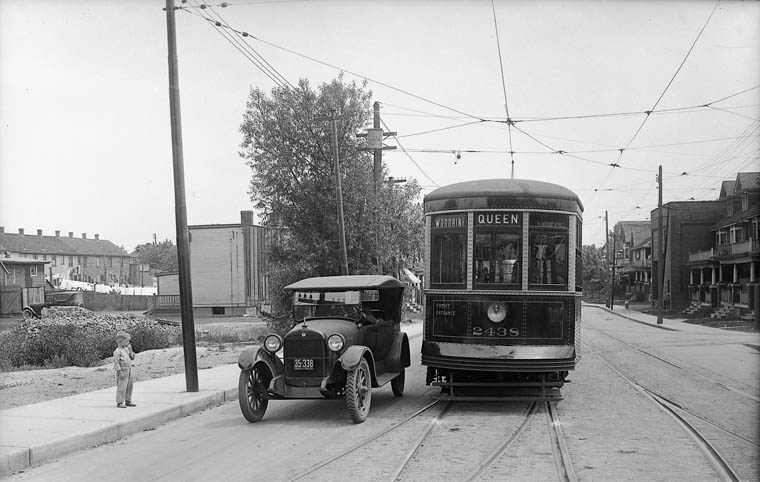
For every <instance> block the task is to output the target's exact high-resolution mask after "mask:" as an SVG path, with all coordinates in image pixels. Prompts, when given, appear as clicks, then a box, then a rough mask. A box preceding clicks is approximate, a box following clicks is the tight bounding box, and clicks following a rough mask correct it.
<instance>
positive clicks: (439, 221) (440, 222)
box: [433, 214, 467, 228]
mask: <svg viewBox="0 0 760 482" xmlns="http://www.w3.org/2000/svg"><path fill="white" fill-rule="evenodd" d="M466 227H467V215H466V214H461V215H458V216H436V217H435V218H433V228H466Z"/></svg>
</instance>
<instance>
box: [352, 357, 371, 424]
mask: <svg viewBox="0 0 760 482" xmlns="http://www.w3.org/2000/svg"><path fill="white" fill-rule="evenodd" d="M371 403H372V379H371V377H370V373H369V365H368V364H367V360H364V359H362V361H361V362H360V363H359V366H358V367H356V369H354V370H351V371H349V372H348V374H347V377H346V406H347V407H348V413H349V415H351V418H352V419H353V421H354V422H355V423H362V422H363V421H365V420H367V415H369V407H370V404H371Z"/></svg>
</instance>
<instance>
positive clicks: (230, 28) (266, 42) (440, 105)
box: [186, 10, 485, 121]
mask: <svg viewBox="0 0 760 482" xmlns="http://www.w3.org/2000/svg"><path fill="white" fill-rule="evenodd" d="M186 11H187V10H186ZM190 13H194V14H195V15H198V16H200V17H202V18H205V19H206V20H208V21H212V22H213V20H212V19H209V18H208V17H205V16H204V15H202V14H200V13H197V12H190ZM222 26H223V27H224V28H227V29H229V30H231V31H233V32H235V33H237V34H238V35H242V36H243V37H250V38H252V39H254V40H257V41H259V42H261V43H263V44H265V45H269V46H270V47H274V48H276V49H279V50H282V51H284V52H288V53H290V54H293V55H297V56H298V57H301V58H304V59H307V60H310V61H312V62H315V63H318V64H320V65H324V66H326V67H330V68H331V69H335V70H338V71H341V72H345V73H348V74H351V75H353V76H356V77H359V78H361V79H365V80H367V81H368V82H373V83H375V84H377V85H381V86H383V87H387V88H389V89H391V90H395V91H396V92H401V93H402V94H406V95H408V96H410V97H414V98H415V99H419V100H421V101H423V102H427V103H429V104H433V105H435V106H438V107H441V108H443V109H447V110H450V111H452V112H456V113H457V114H462V115H464V116H467V117H470V118H472V119H478V120H479V121H485V119H481V118H480V117H478V116H475V115H471V114H468V113H466V112H462V111H461V110H458V109H455V108H454V107H449V106H447V105H444V104H441V103H439V102H436V101H434V100H430V99H426V98H425V97H422V96H419V95H417V94H413V93H411V92H409V91H407V90H404V89H401V88H399V87H395V86H393V85H390V84H388V83H385V82H381V81H379V80H376V79H373V78H371V77H367V76H366V75H362V74H359V73H356V72H353V71H351V70H348V69H344V68H342V67H339V66H336V65H333V64H330V63H327V62H324V61H322V60H319V59H315V58H314V57H310V56H308V55H305V54H302V53H300V52H296V51H295V50H291V49H289V48H286V47H282V46H280V45H277V44H275V43H272V42H269V41H267V40H264V39H262V38H259V37H256V36H255V35H251V34H249V33H248V32H244V31H242V30H237V29H235V28H233V27H232V26H230V25H229V24H224V25H222Z"/></svg>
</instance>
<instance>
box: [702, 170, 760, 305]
mask: <svg viewBox="0 0 760 482" xmlns="http://www.w3.org/2000/svg"><path fill="white" fill-rule="evenodd" d="M718 202H720V203H721V207H722V212H721V213H720V214H721V215H720V216H719V218H718V219H716V220H715V221H714V223H713V224H712V225H711V226H710V228H709V232H710V235H711V238H712V242H711V244H710V245H709V246H707V247H706V248H705V249H699V250H694V251H693V252H692V253H691V254H690V255H689V260H688V268H689V275H690V283H689V289H690V302H691V305H692V309H699V308H706V309H709V310H710V311H713V316H716V317H722V316H726V315H737V314H738V315H742V316H749V315H750V314H751V313H752V312H753V311H755V310H757V303H758V300H755V299H754V292H753V290H754V286H755V285H757V284H758V282H760V273H759V268H760V172H748V173H739V174H737V176H736V179H735V180H733V181H724V182H723V183H722V185H721V190H720V197H719V198H718Z"/></svg>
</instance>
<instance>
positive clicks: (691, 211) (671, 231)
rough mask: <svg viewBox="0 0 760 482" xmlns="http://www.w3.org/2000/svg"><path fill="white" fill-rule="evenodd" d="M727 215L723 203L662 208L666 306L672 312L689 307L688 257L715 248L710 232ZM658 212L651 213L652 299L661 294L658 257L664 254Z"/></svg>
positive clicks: (674, 204)
mask: <svg viewBox="0 0 760 482" xmlns="http://www.w3.org/2000/svg"><path fill="white" fill-rule="evenodd" d="M724 212H725V203H724V201H723V200H716V201H674V202H669V203H667V204H663V206H662V216H663V231H664V234H665V237H664V238H665V239H664V243H662V246H663V247H664V248H665V249H664V274H663V278H664V279H663V283H664V291H663V293H664V300H663V301H664V303H663V307H664V308H665V309H668V310H671V311H681V310H683V309H685V308H686V307H688V306H689V304H690V298H691V295H690V291H689V285H690V283H691V281H690V280H691V276H690V268H689V253H693V252H697V251H700V250H705V249H710V247H711V246H712V244H713V234H712V233H711V231H710V230H711V229H712V227H713V225H714V224H715V223H716V222H717V221H718V219H720V218H721V216H723V213H724ZM659 216H660V210H659V208H657V209H654V210H652V212H651V216H650V230H651V233H652V280H653V283H652V286H651V288H652V297H653V299H656V298H657V294H658V293H659V285H658V276H657V273H658V272H659V271H658V270H659V265H658V253H662V252H663V251H662V248H661V242H660V240H661V239H662V238H661V237H660V231H659V226H658V223H659Z"/></svg>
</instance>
